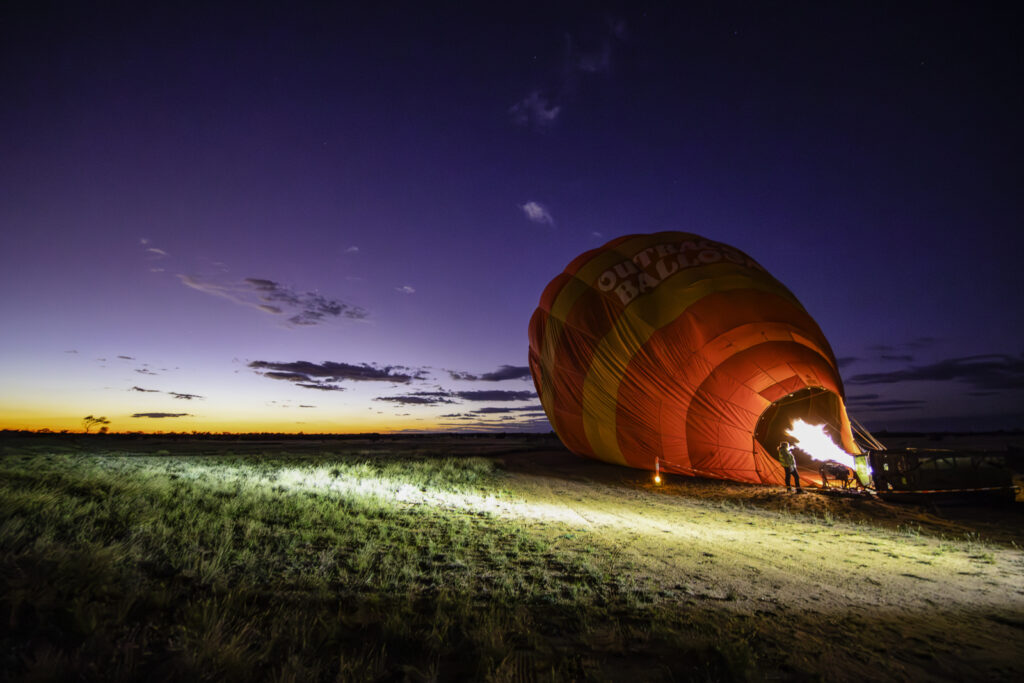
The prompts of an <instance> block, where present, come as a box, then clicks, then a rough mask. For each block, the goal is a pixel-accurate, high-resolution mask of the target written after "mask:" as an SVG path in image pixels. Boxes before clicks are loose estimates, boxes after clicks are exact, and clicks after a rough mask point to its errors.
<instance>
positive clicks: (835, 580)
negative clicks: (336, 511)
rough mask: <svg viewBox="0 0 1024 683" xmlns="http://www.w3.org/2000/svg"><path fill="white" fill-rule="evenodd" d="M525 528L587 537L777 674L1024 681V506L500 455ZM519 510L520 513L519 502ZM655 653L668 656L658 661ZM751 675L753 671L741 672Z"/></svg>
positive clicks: (559, 455) (549, 454) (548, 455)
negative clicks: (794, 489) (895, 498)
mask: <svg viewBox="0 0 1024 683" xmlns="http://www.w3.org/2000/svg"><path fill="white" fill-rule="evenodd" d="M503 466H504V468H505V469H506V470H507V471H508V473H509V476H511V477H512V478H513V479H514V480H515V481H516V485H515V487H514V489H515V490H517V491H523V492H526V494H525V496H524V498H525V503H524V504H527V505H529V506H532V507H531V509H533V510H535V514H533V516H532V520H533V521H532V524H533V525H534V526H535V527H537V530H538V531H539V532H543V531H544V530H545V529H547V530H548V533H552V534H555V533H564V531H565V529H566V528H569V529H570V530H572V531H575V532H580V533H587V532H598V531H599V533H594V538H595V539H600V540H598V541H597V542H598V543H600V544H602V545H603V549H604V552H607V553H610V554H612V555H614V556H615V557H616V558H617V559H620V560H621V561H622V562H623V563H625V564H626V565H628V566H630V567H631V568H632V573H633V574H634V576H636V575H640V576H643V577H645V578H646V579H647V580H648V581H649V582H650V583H651V584H653V585H654V586H656V587H657V588H658V591H659V594H661V595H666V596H677V595H683V596H685V597H686V601H685V603H684V604H685V605H686V607H687V609H689V610H691V612H692V618H693V620H694V623H695V624H700V625H701V626H702V627H707V626H710V627H711V628H712V629H714V628H716V627H717V628H719V629H720V632H721V633H722V637H723V638H730V639H735V638H739V639H741V640H742V641H743V642H744V643H745V644H746V645H747V646H749V648H750V650H751V651H752V652H754V653H755V656H756V657H757V658H758V659H759V660H760V661H761V663H762V664H764V665H765V666H764V667H755V671H756V670H762V671H775V672H782V674H783V676H784V677H786V678H796V679H817V678H819V677H821V676H824V677H825V678H826V679H828V680H864V679H872V680H874V679H879V678H884V679H889V680H922V679H928V680H980V679H985V680H993V679H997V680H1024V524H1022V522H1024V503H1022V502H1019V501H1018V502H1017V503H1015V504H1010V505H1002V506H998V507H970V506H962V505H960V506H943V507H936V506H922V505H908V504H903V503H899V504H897V503H887V502H884V501H881V500H879V499H877V498H876V497H873V496H870V495H866V494H860V495H851V494H844V493H841V492H821V491H809V492H808V493H806V494H804V495H795V494H788V493H787V492H786V491H785V489H784V488H782V487H765V486H749V485H743V484H734V483H729V482H720V481H712V480H699V479H692V478H686V477H673V476H669V477H666V481H665V483H664V484H663V485H661V486H655V484H654V483H653V481H652V480H651V475H650V473H647V472H640V471H635V470H625V469H622V468H618V467H612V466H608V465H604V464H602V463H597V462H591V461H587V460H583V459H581V458H578V457H576V456H573V455H571V454H569V453H567V452H566V451H562V450H551V451H545V452H540V453H538V452H532V453H523V454H515V455H508V456H504V457H503ZM520 514H522V512H521V511H520ZM669 656H670V655H669ZM755 678H756V675H755Z"/></svg>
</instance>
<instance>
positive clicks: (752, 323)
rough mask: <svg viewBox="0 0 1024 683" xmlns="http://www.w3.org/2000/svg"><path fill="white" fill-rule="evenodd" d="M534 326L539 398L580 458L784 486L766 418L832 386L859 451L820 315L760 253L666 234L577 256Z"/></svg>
mask: <svg viewBox="0 0 1024 683" xmlns="http://www.w3.org/2000/svg"><path fill="white" fill-rule="evenodd" d="M529 336H530V370H531V372H532V373H533V379H534V383H535V384H536V387H537V393H538V395H539V396H540V399H541V404H542V405H543V406H544V410H545V412H546V413H547V416H548V419H549V420H550V422H551V424H552V426H553V427H554V429H555V431H556V432H557V433H558V435H559V437H560V438H561V439H562V441H563V443H565V445H566V446H567V447H568V448H569V449H570V450H572V451H574V452H576V453H579V454H580V455H584V456H588V457H591V458H597V459H599V460H604V461H606V462H611V463H617V464H622V465H628V466H631V467H638V468H644V469H654V468H655V463H658V464H659V466H660V468H661V469H663V470H666V471H669V472H676V473H681V474H692V475H699V476H708V477H717V478H722V479H732V480H736V481H745V482H751V483H781V482H782V481H783V476H782V468H781V466H780V465H779V463H778V461H777V460H776V459H775V458H774V457H773V455H772V454H773V453H774V447H775V442H773V441H772V438H774V437H772V436H771V435H769V431H771V430H768V431H765V429H764V427H763V426H762V427H760V428H759V420H761V418H762V416H763V415H765V411H766V410H767V409H768V408H769V407H770V406H772V405H773V404H775V403H776V402H781V401H785V400H790V399H792V397H793V396H794V395H797V396H801V395H802V394H800V393H799V392H801V391H803V390H812V391H813V392H820V393H822V394H824V393H827V394H830V395H833V396H834V399H835V400H834V401H832V402H830V403H828V406H829V409H830V410H831V412H829V411H825V412H826V413H828V418H827V421H828V422H829V423H830V425H831V427H832V428H833V429H834V431H835V433H836V434H837V436H838V437H839V438H840V441H841V444H842V445H843V446H844V447H845V448H846V449H847V450H849V451H850V452H856V447H855V446H854V444H853V437H852V434H851V433H850V423H849V420H848V418H847V416H846V409H845V406H844V404H843V400H842V396H843V387H842V381H841V379H840V377H839V372H838V370H837V367H836V361H835V357H834V355H833V353H832V349H831V348H830V347H829V344H828V341H827V340H826V339H825V337H824V335H823V334H822V332H821V330H820V329H819V327H818V325H817V323H815V322H814V320H813V319H812V318H811V316H810V315H809V314H808V313H807V311H806V310H804V308H803V306H801V305H800V302H799V301H797V299H796V297H794V296H793V294H792V293H791V292H790V291H789V290H788V289H786V288H785V287H784V286H783V285H782V284H781V283H780V282H779V281H778V280H776V279H775V278H773V277H772V276H771V275H769V274H768V273H767V272H766V271H765V270H764V268H762V267H761V266H760V265H759V264H758V263H757V262H755V261H754V260H753V259H751V258H750V257H749V256H747V255H746V254H744V253H743V252H741V251H739V250H738V249H734V248H733V247H730V246H727V245H725V244H722V243H720V242H715V241H712V240H708V239H705V238H703V237H699V236H697V235H692V234H688V233H681V232H661V233H655V234H651V235H627V236H625V237H620V238H618V239H615V240H612V241H611V242H609V243H608V244H606V245H604V246H603V247H601V248H599V249H593V250H591V251H588V252H586V253H584V254H581V255H580V256H579V257H577V258H576V259H574V260H573V261H572V262H571V263H570V264H569V265H568V266H567V267H566V269H565V271H564V272H563V273H561V274H559V275H558V276H557V277H556V278H555V279H554V280H552V281H551V283H550V284H549V285H548V286H547V288H545V290H544V293H543V295H542V296H541V301H540V305H539V306H538V308H537V310H536V312H535V313H534V315H533V318H532V319H531V321H530V335H529ZM794 405H796V406H797V407H796V408H794V410H796V411H797V412H799V411H800V410H802V409H803V408H801V407H800V406H801V405H802V404H799V403H797V402H795V401H794ZM817 410H818V412H817V413H815V414H816V415H817V416H819V417H820V415H821V413H822V409H821V408H820V407H819V408H818V409H817ZM772 415H775V413H772ZM785 415H786V416H787V417H788V416H789V415H790V413H788V412H787V413H785ZM762 422H763V421H762ZM759 429H761V432H759V431H758V430H759ZM776 432H777V429H776V430H775V431H773V432H771V434H776ZM776 436H777V434H776Z"/></svg>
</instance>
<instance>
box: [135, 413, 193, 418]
mask: <svg viewBox="0 0 1024 683" xmlns="http://www.w3.org/2000/svg"><path fill="white" fill-rule="evenodd" d="M132 417H151V418H161V417H195V416H194V415H191V414H190V413H135V414H134V415H132Z"/></svg>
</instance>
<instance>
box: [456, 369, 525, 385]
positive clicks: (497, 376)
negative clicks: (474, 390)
mask: <svg viewBox="0 0 1024 683" xmlns="http://www.w3.org/2000/svg"><path fill="white" fill-rule="evenodd" d="M447 372H448V375H449V376H450V377H451V378H452V379H456V380H463V381H467V382H504V381H506V380H511V379H529V378H530V368H529V367H528V366H525V365H502V366H501V367H500V368H498V369H497V370H495V371H494V372H485V373H484V374H482V375H474V374H472V373H469V372H463V371H461V370H448V371H447Z"/></svg>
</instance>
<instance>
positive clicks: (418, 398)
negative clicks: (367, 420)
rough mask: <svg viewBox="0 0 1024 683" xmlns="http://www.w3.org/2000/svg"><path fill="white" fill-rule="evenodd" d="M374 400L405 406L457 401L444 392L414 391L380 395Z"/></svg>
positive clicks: (432, 404) (433, 404)
mask: <svg viewBox="0 0 1024 683" xmlns="http://www.w3.org/2000/svg"><path fill="white" fill-rule="evenodd" d="M373 400H374V401H387V402H389V403H397V404H399V405H403V406H437V405H441V404H444V403H455V401H453V400H452V399H450V398H447V394H445V393H444V392H426V391H421V392H413V393H411V394H405V395H402V396H378V397H377V398H375V399H373Z"/></svg>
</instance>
